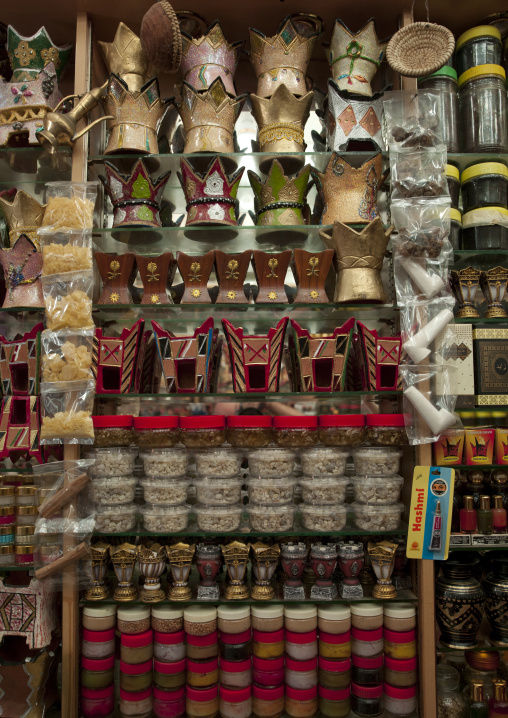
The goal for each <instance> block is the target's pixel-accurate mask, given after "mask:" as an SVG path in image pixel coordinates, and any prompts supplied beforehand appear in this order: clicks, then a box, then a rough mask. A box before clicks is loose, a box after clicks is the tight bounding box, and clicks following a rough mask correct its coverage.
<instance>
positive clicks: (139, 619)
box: [116, 605, 150, 633]
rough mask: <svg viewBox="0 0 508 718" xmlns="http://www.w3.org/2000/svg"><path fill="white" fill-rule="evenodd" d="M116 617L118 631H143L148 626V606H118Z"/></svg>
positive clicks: (146, 629)
mask: <svg viewBox="0 0 508 718" xmlns="http://www.w3.org/2000/svg"><path fill="white" fill-rule="evenodd" d="M116 618H117V627H118V630H119V631H120V633H144V632H145V631H148V629H149V628H150V606H137V605H134V606H128V605H127V606H119V607H118V611H117V614H116Z"/></svg>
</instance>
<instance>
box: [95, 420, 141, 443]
mask: <svg viewBox="0 0 508 718" xmlns="http://www.w3.org/2000/svg"><path fill="white" fill-rule="evenodd" d="M92 421H93V429H94V442H93V445H94V446H97V447H110V446H130V445H131V443H132V439H133V431H132V427H133V423H134V417H133V416H128V415H125V416H123V415H121V416H116V415H115V416H92Z"/></svg>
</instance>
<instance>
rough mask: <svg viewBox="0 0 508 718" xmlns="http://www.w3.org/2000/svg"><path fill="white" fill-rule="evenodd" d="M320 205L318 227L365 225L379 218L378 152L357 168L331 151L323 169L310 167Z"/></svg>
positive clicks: (379, 176) (381, 159) (379, 183)
mask: <svg viewBox="0 0 508 718" xmlns="http://www.w3.org/2000/svg"><path fill="white" fill-rule="evenodd" d="M311 172H312V177H313V179H314V181H315V183H316V187H317V190H318V192H319V196H320V198H321V201H322V203H323V212H322V215H321V219H320V224H333V223H334V222H344V223H345V224H348V223H349V224H368V223H369V222H371V221H372V220H373V219H375V218H376V217H378V216H379V211H378V208H377V193H378V190H379V187H380V185H381V182H382V175H383V157H382V155H381V153H379V154H376V155H374V156H373V157H371V158H370V159H368V160H366V161H365V162H364V163H363V164H362V165H360V167H353V166H352V165H351V164H350V163H349V161H348V160H347V159H346V158H345V157H342V156H341V155H339V154H337V153H336V152H334V153H333V154H332V156H331V157H330V159H329V161H328V164H327V166H326V170H325V171H324V172H318V170H317V169H315V168H312V169H311Z"/></svg>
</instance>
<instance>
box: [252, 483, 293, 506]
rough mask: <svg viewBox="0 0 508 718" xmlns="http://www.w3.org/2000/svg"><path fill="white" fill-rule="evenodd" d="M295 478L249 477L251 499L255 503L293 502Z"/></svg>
mask: <svg viewBox="0 0 508 718" xmlns="http://www.w3.org/2000/svg"><path fill="white" fill-rule="evenodd" d="M295 483H296V482H295V480H294V479H292V478H285V477H284V478H281V479H277V481H274V480H273V479H272V478H270V479H264V478H249V483H248V491H249V501H250V502H251V503H253V504H273V505H277V504H290V503H292V502H293V494H294V489H295Z"/></svg>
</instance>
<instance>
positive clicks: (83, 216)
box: [42, 180, 99, 232]
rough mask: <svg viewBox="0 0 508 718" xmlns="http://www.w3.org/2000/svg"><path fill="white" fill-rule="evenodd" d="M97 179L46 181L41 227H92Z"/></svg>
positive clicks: (70, 228) (66, 228)
mask: <svg viewBox="0 0 508 718" xmlns="http://www.w3.org/2000/svg"><path fill="white" fill-rule="evenodd" d="M98 187H99V182H98V181H96V180H95V181H92V182H47V183H46V202H47V207H46V211H45V212H44V218H43V220H42V226H43V227H51V228H52V230H53V231H55V232H56V231H57V230H72V229H92V227H93V212H94V207H95V202H96V199H97V189H98Z"/></svg>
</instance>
